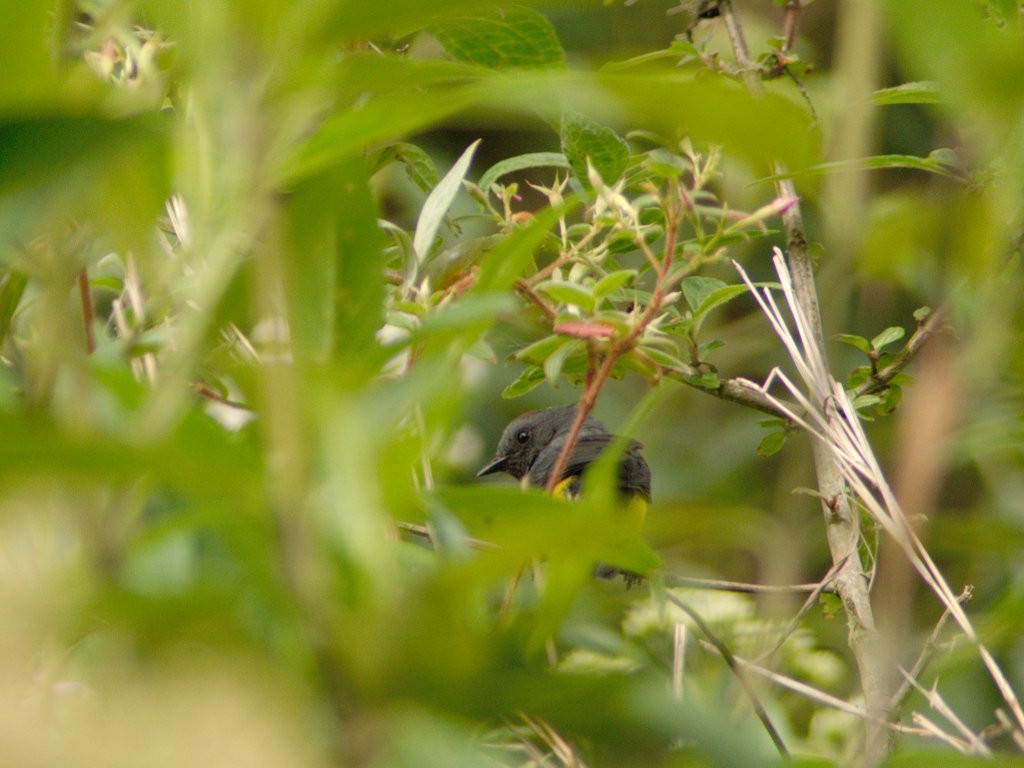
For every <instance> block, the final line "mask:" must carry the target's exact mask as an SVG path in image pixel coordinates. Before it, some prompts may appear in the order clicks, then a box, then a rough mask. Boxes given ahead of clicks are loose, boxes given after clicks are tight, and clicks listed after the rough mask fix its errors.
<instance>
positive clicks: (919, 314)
mask: <svg viewBox="0 0 1024 768" xmlns="http://www.w3.org/2000/svg"><path fill="white" fill-rule="evenodd" d="M931 314H932V308H931V307H929V306H927V305H926V306H923V307H918V308H917V309H915V310H914V319H915V320H916V321H917V322H919V323H923V322H924V321H925V320H927V319H928V318H929V317H930V316H931Z"/></svg>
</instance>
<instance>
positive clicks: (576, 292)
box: [537, 280, 594, 312]
mask: <svg viewBox="0 0 1024 768" xmlns="http://www.w3.org/2000/svg"><path fill="white" fill-rule="evenodd" d="M537 290H538V291H539V292H540V293H543V294H545V295H547V296H550V297H551V298H552V299H554V300H555V301H557V302H559V303H561V304H570V305H572V306H575V307H579V308H580V309H582V310H583V311H584V312H592V311H593V309H594V294H593V293H591V292H590V291H589V290H587V289H586V288H584V287H583V286H582V285H578V284H577V283H569V282H562V281H554V280H549V281H548V282H545V283H541V284H540V285H538V286H537Z"/></svg>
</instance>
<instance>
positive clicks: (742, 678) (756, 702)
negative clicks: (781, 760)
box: [665, 592, 789, 757]
mask: <svg viewBox="0 0 1024 768" xmlns="http://www.w3.org/2000/svg"><path fill="white" fill-rule="evenodd" d="M665 596H666V597H667V598H668V599H669V601H670V602H671V603H672V604H673V605H674V606H676V607H677V608H679V609H680V610H681V611H682V612H683V613H685V614H686V615H687V616H689V617H690V618H691V619H692V620H693V623H694V624H696V625H697V628H698V629H700V631H701V632H703V633H704V636H705V637H706V638H707V639H708V642H710V643H711V644H712V645H713V646H714V648H715V650H716V651H718V653H720V654H721V656H722V658H723V659H724V660H725V663H726V664H727V665H728V666H729V669H731V670H732V673H733V674H734V675H735V676H736V679H737V680H739V682H740V685H742V686H743V690H744V691H745V692H746V694H747V696H748V697H749V698H750V703H751V705H752V706H753V707H754V712H755V713H756V714H757V717H758V719H759V720H760V721H761V724H762V725H763V726H764V729H765V730H766V731H767V732H768V735H769V736H770V737H771V740H772V742H773V743H774V744H775V748H776V749H777V750H778V751H779V754H780V755H782V756H783V757H789V750H788V749H787V748H786V743H785V742H784V741H783V740H782V736H780V735H779V732H778V730H776V728H775V725H774V723H772V721H771V718H770V717H768V713H767V712H766V711H765V709H764V705H763V704H761V699H760V697H758V695H757V691H755V690H754V687H753V686H752V685H751V684H750V681H749V680H747V677H746V675H744V674H743V670H741V669H740V665H739V663H738V662H737V660H736V657H735V656H733V654H732V651H730V650H729V647H728V646H727V645H726V644H725V643H723V642H722V640H721V639H720V638H719V637H718V636H717V635H715V633H714V632H712V631H711V627H709V626H708V625H707V622H705V621H704V619H703V618H701V615H700V614H699V613H697V612H696V611H695V610H693V608H691V607H690V606H689V605H687V604H686V603H685V602H683V601H682V600H680V599H679V598H678V597H676V596H675V595H673V594H672V593H671V592H666V593H665Z"/></svg>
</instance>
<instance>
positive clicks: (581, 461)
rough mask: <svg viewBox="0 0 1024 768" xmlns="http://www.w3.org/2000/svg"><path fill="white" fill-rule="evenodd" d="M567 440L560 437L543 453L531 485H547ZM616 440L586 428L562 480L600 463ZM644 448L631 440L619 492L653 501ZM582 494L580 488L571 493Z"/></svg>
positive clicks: (532, 472)
mask: <svg viewBox="0 0 1024 768" xmlns="http://www.w3.org/2000/svg"><path fill="white" fill-rule="evenodd" d="M566 437H567V435H565V434H562V435H556V436H555V438H554V439H553V440H551V442H550V443H548V444H547V445H546V446H545V447H544V450H542V451H541V452H540V454H539V455H538V456H537V460H536V461H534V462H533V465H532V466H531V467H530V471H529V473H528V481H529V483H530V485H535V486H540V487H543V486H545V485H547V480H548V475H550V473H551V470H552V469H554V466H555V461H556V460H557V459H558V454H559V453H561V451H562V447H563V446H564V445H565V440H566ZM615 439H616V438H615V435H612V434H609V433H608V432H605V431H602V430H596V429H595V430H588V429H587V428H584V430H583V432H582V434H580V436H579V439H578V440H577V441H576V445H575V446H573V450H572V453H571V454H570V455H569V461H568V462H567V463H566V466H565V470H564V471H563V472H562V476H561V477H560V478H559V480H560V481H561V480H565V479H566V478H569V477H579V476H580V475H582V474H583V471H584V470H585V469H586V468H587V465H589V464H591V463H592V462H594V461H596V460H597V458H598V456H600V455H601V453H602V452H603V451H604V449H605V448H607V447H608V445H609V444H610V443H611V442H612V441H613V440H615ZM641 447H642V446H641V445H640V443H638V442H636V441H635V440H631V441H630V442H629V444H628V445H627V447H626V450H625V452H624V453H623V457H622V461H621V462H620V464H619V490H620V491H622V492H623V493H624V494H639V495H640V496H642V497H643V498H644V499H647V500H650V498H651V470H650V468H649V467H648V466H647V462H646V461H644V458H643V456H641V455H640V448H641ZM578 490H579V488H578V485H577V487H574V488H571V489H570V491H571V492H573V493H575V492H577V491H578Z"/></svg>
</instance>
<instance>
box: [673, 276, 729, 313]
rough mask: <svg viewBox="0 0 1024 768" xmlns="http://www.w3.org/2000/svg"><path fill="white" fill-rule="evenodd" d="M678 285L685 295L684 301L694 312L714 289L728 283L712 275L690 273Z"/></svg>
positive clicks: (725, 286) (718, 288)
mask: <svg viewBox="0 0 1024 768" xmlns="http://www.w3.org/2000/svg"><path fill="white" fill-rule="evenodd" d="M680 287H681V288H682V291H683V296H684V297H686V303H687V304H689V305H690V309H692V310H693V311H694V312H695V313H696V312H697V310H698V309H700V307H701V305H702V304H703V303H704V300H705V299H707V298H708V297H709V296H711V294H712V293H714V292H715V291H717V290H721V289H722V288H727V287H728V283H724V282H722V281H721V280H719V279H717V278H714V277H704V276H702V275H691V276H690V277H687V278H684V279H683V281H682V283H681V284H680Z"/></svg>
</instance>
